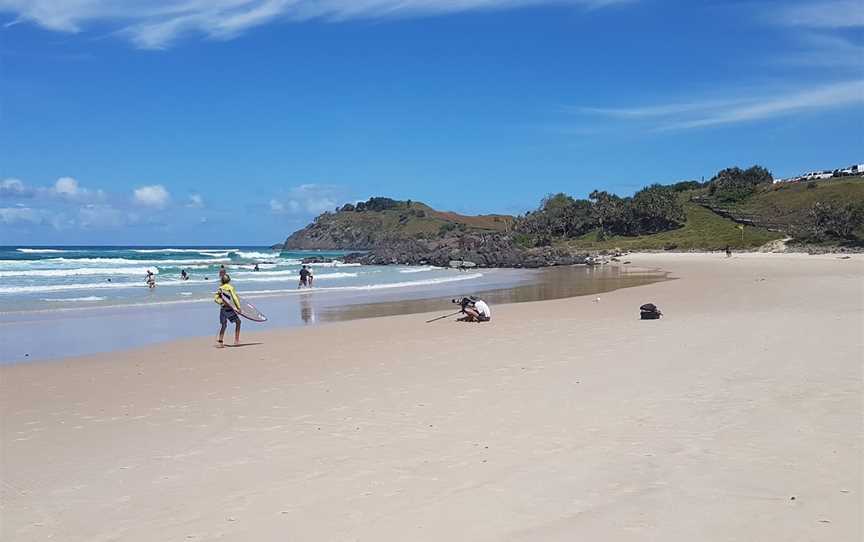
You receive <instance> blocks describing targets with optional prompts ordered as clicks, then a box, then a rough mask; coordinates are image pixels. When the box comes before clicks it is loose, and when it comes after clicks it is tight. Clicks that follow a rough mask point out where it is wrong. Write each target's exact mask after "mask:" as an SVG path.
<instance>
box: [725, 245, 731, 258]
mask: <svg viewBox="0 0 864 542" xmlns="http://www.w3.org/2000/svg"><path fill="white" fill-rule="evenodd" d="M726 257H727V258H731V257H732V249H731V248H729V245H726Z"/></svg>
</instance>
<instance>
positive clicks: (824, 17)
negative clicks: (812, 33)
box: [765, 0, 864, 28]
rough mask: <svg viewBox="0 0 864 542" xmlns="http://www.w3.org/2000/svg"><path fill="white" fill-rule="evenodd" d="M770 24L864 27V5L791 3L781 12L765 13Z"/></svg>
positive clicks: (834, 0)
mask: <svg viewBox="0 0 864 542" xmlns="http://www.w3.org/2000/svg"><path fill="white" fill-rule="evenodd" d="M765 18H766V19H767V20H769V21H770V22H773V23H777V24H782V25H787V26H800V27H807V28H860V27H864V3H862V2H861V0H827V1H810V2H797V3H795V2H790V3H786V4H785V5H783V6H782V7H781V8H780V9H779V10H778V9H772V10H771V11H769V12H766V13H765Z"/></svg>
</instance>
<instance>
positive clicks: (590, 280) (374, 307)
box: [0, 266, 665, 365]
mask: <svg viewBox="0 0 864 542" xmlns="http://www.w3.org/2000/svg"><path fill="white" fill-rule="evenodd" d="M453 273H457V272H456V271H454V272H453ZM477 275H479V273H477ZM462 277H463V275H462V274H460V275H457V276H456V277H455V278H454V279H452V280H448V281H446V282H437V281H435V282H434V283H430V284H429V285H416V286H412V287H410V288H400V287H392V288H388V287H375V288H368V289H367V288H354V289H351V288H348V289H344V290H340V289H335V288H323V289H310V290H286V293H279V294H271V295H263V296H262V295H255V294H254V291H253V292H252V293H251V295H250V294H249V293H246V292H244V291H243V290H242V289H241V290H240V295H241V297H243V298H245V299H250V300H254V303H255V304H256V306H257V307H258V308H259V309H260V310H262V312H264V313H265V314H267V315H268V316H269V317H270V319H269V321H268V322H266V323H264V324H257V323H252V322H245V323H244V328H243V329H244V331H243V335H244V336H245V335H246V334H247V333H249V332H250V331H251V332H253V333H254V332H260V331H262V330H279V329H291V328H296V327H303V326H308V325H318V324H320V323H330V322H336V321H343V320H353V319H358V318H370V317H377V316H387V315H395V314H411V313H420V312H426V311H431V310H438V309H441V310H446V309H449V308H450V305H449V304H448V303H449V299H450V298H451V297H457V296H460V295H467V294H468V293H472V294H479V295H483V296H485V297H487V300H488V301H489V302H490V303H493V304H499V303H502V302H523V301H535V300H541V299H555V298H561V297H572V296H576V295H589V294H592V293H602V292H605V291H609V290H614V289H617V288H622V287H630V286H633V285H638V284H641V283H643V282H653V281H656V280H665V274H664V273H663V272H662V270H658V269H649V270H640V269H637V268H624V266H621V267H620V268H618V267H615V266H604V267H603V268H599V267H593V268H592V267H585V266H567V267H559V268H550V269H544V270H515V271H514V270H507V269H505V270H499V269H490V270H485V274H483V276H480V277H475V276H474V275H471V274H464V280H463V279H462ZM469 279H470V280H469ZM212 309H213V306H212V300H211V299H209V298H208V299H205V300H188V301H168V302H163V301H160V302H152V303H140V304H134V305H124V306H108V307H83V308H68V309H67V308H61V309H51V310H48V311H38V312H37V311H30V312H23V311H22V312H15V313H3V314H0V332H4V333H7V334H9V333H12V334H14V335H16V337H18V341H16V342H15V343H14V344H13V345H12V346H11V347H10V349H9V350H8V351H7V352H4V353H3V355H2V356H0V365H4V364H6V365H8V364H14V363H31V362H41V361H51V360H57V359H63V358H67V357H75V356H81V355H89V354H95V353H99V352H117V351H123V350H125V349H128V348H134V347H141V346H146V345H149V344H160V343H164V342H168V341H171V340H177V339H183V338H187V337H205V336H210V335H211V334H213V333H215V331H214V329H215V328H214V324H213V322H214V315H213V312H214V311H213V310H212ZM46 327H50V328H52V329H53V330H54V335H55V337H53V342H52V341H51V340H49V341H45V339H44V329H45V328H46Z"/></svg>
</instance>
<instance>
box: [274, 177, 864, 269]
mask: <svg viewBox="0 0 864 542" xmlns="http://www.w3.org/2000/svg"><path fill="white" fill-rule="evenodd" d="M784 237H792V238H794V241H793V242H799V243H807V244H809V245H821V246H827V247H862V246H864V178H862V177H843V178H835V179H827V180H821V181H811V182H797V183H776V184H775V183H773V178H772V176H771V173H770V172H769V171H768V170H766V169H764V168H762V167H759V166H753V167H751V168H748V169H740V168H728V169H724V170H722V171H720V172H718V173H717V175H715V176H714V177H713V178H712V179H711V180H709V181H708V182H706V183H700V182H697V181H685V182H680V183H676V184H672V185H659V184H655V185H651V186H649V187H646V188H644V189H642V190H640V191H638V192H637V193H635V194H634V195H633V196H624V197H622V196H618V195H615V194H611V193H608V192H605V191H594V192H592V193H591V194H590V195H589V197H588V198H587V199H578V198H574V197H572V196H569V195H567V194H553V195H550V196H547V197H546V198H544V199H543V201H542V202H541V203H540V205H539V207H538V208H537V209H536V210H534V211H531V212H528V213H526V214H525V215H523V216H518V217H512V216H507V215H482V216H467V215H460V214H456V213H449V212H442V211H437V210H435V209H433V208H431V207H429V206H428V205H426V204H424V203H421V202H416V201H410V200H408V201H399V200H393V199H390V198H370V199H369V200H368V201H365V202H359V203H356V204H346V205H344V206H342V207H340V208H338V209H336V210H334V211H333V212H328V213H324V214H322V215H321V216H319V217H318V218H316V219H315V221H314V222H313V223H312V224H310V225H308V226H307V227H306V228H304V229H302V230H299V231H297V232H295V233H294V234H292V235H291V236H290V237H289V238H288V239H287V241H286V243H284V245H276V246H277V247H281V248H285V249H347V250H371V251H378V252H377V253H375V254H371V253H370V255H369V256H367V259H368V260H369V261H376V262H400V263H407V262H422V261H424V260H426V259H427V256H428V257H429V258H431V259H432V260H434V261H436V262H446V261H447V260H448V258H449V259H450V260H460V259H465V260H469V259H471V258H474V260H471V261H478V262H482V263H483V264H484V265H489V266H493V265H505V264H506V265H508V266H521V265H532V266H535V265H553V264H554V263H555V262H565V261H571V256H574V255H576V254H582V255H583V256H584V255H585V253H586V252H587V251H602V250H614V249H621V250H719V249H723V248H724V247H727V246H729V247H731V248H733V249H745V250H752V249H755V248H758V247H760V246H762V245H764V244H766V243H768V242H771V241H774V240H778V239H781V238H784ZM429 261H431V260H429ZM544 262H551V263H544Z"/></svg>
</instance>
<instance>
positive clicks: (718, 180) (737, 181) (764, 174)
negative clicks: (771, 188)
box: [708, 166, 774, 203]
mask: <svg viewBox="0 0 864 542" xmlns="http://www.w3.org/2000/svg"><path fill="white" fill-rule="evenodd" d="M772 182H774V177H773V176H772V175H771V172H770V171H768V170H767V169H765V168H764V167H762V166H753V167H750V168H747V169H741V168H738V167H731V168H726V169H723V170H720V171H719V172H718V173H717V175H715V176H714V177H713V178H712V179H711V180H710V181H709V182H708V195H709V196H711V197H712V198H713V199H714V200H716V201H717V202H720V203H734V202H736V201H741V200H743V199H744V198H747V197H748V196H750V195H752V194H753V192H755V191H756V188H757V187H758V186H759V185H762V184H768V185H770V184H771V183H772Z"/></svg>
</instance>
